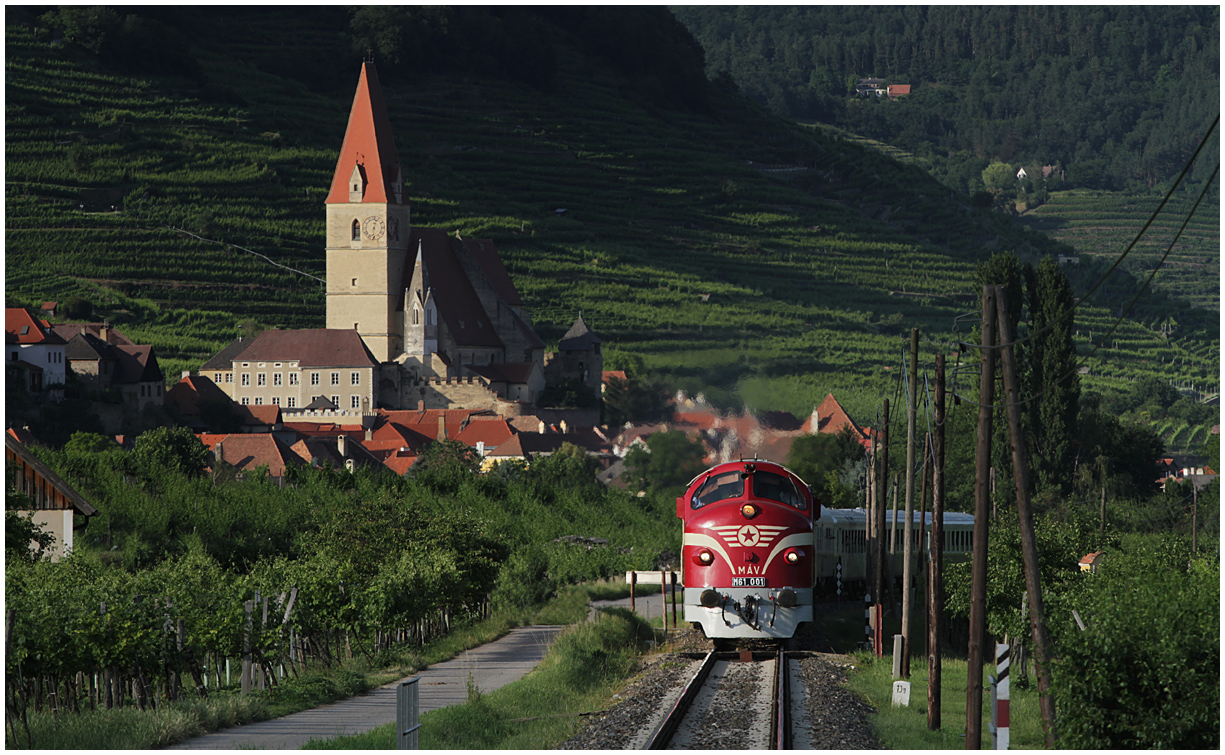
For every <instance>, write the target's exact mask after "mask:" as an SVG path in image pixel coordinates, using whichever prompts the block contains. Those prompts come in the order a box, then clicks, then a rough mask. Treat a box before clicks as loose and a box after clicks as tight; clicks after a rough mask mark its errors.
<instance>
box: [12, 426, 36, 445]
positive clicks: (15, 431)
mask: <svg viewBox="0 0 1225 755" xmlns="http://www.w3.org/2000/svg"><path fill="white" fill-rule="evenodd" d="M8 434H9V435H11V436H13V439H14V440H16V441H18V442H19V443H21V444H23V445H27V446H28V445H30V444H31V443H37V442H38V439H37V438H35V437H34V433H32V432H30V428H28V427H10V428H9V430H8Z"/></svg>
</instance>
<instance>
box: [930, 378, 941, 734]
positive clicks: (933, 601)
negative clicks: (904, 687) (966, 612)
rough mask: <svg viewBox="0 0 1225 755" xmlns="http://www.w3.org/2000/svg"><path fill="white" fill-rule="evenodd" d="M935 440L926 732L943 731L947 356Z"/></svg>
mask: <svg viewBox="0 0 1225 755" xmlns="http://www.w3.org/2000/svg"><path fill="white" fill-rule="evenodd" d="M934 403H935V407H934V408H933V412H934V414H935V415H936V416H935V424H936V427H935V431H936V437H935V438H934V439H933V445H932V542H931V548H930V549H929V550H928V565H927V728H928V729H930V730H932V731H936V730H938V729H939V728H940V661H941V658H940V623H941V622H940V612H941V611H942V610H943V609H944V600H943V598H942V597H941V595H940V591H941V589H943V586H944V585H943V580H942V576H943V572H944V563H943V560H944V355H943V354H937V355H936V398H935V401H934Z"/></svg>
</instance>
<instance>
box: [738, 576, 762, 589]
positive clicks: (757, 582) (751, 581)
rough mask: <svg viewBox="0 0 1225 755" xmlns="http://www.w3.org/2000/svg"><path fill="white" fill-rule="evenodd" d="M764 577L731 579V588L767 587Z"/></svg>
mask: <svg viewBox="0 0 1225 755" xmlns="http://www.w3.org/2000/svg"><path fill="white" fill-rule="evenodd" d="M768 586H769V585H767V584H766V578H765V577H732V587H768Z"/></svg>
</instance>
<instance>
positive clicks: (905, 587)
mask: <svg viewBox="0 0 1225 755" xmlns="http://www.w3.org/2000/svg"><path fill="white" fill-rule="evenodd" d="M918 405H919V329H918V328H911V329H910V401H909V405H908V406H907V407H906V526H905V528H904V529H903V530H902V532H903V533H905V538H906V540H905V542H904V543H903V545H902V678H903V679H909V678H910V594H911V593H912V592H914V589H913V588H912V587H911V583H910V580H911V576H912V575H911V566H910V561H911V556H912V554H913V546H912V545H911V543H912V542H913V540H914V538H913V536H912V533H911V528H912V527H914V434H915V413H916V412H917V411H918ZM921 521H922V520H920V522H921ZM920 529H921V528H920Z"/></svg>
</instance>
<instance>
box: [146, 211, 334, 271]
mask: <svg viewBox="0 0 1225 755" xmlns="http://www.w3.org/2000/svg"><path fill="white" fill-rule="evenodd" d="M166 229H167V230H169V231H175V232H176V233H185V234H187V235H188V236H191V237H192V238H195V239H199V240H200V241H203V242H205V243H207V244H223V245H225V246H228V247H231V248H233V249H238V250H239V251H243V252H246V253H247V254H253V255H255V256H256V257H260V258H262V259H263V260H264V261H266V262H268V263H269V264H271V265H276V266H277V267H280V268H284V269H285V270H288V271H289V272H291V273H297V274H298V275H305V276H306V277H307V278H313V279H315V280H317V281H319V282H320V283H323V284H325V285H326V284H327V281H325V280H324V279H323V278H320V277H318V276H316V275H311V274H310V273H307V272H303V271H301V270H295V269H294V268H292V267H290V266H288V265H282V264H281V263H279V262H277V261H276V260H274V259H272V258H271V257H269V256H268V255H266V254H260V253H259V252H253V251H251V250H250V249H245V248H243V247H241V246H238V245H237V244H226V243H225V242H224V241H217V240H216V239H206V238H204V237H203V236H198V235H196V234H194V233H192V232H191V231H187V230H184V229H182V228H175V227H174V226H172V225H168V226H166Z"/></svg>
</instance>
